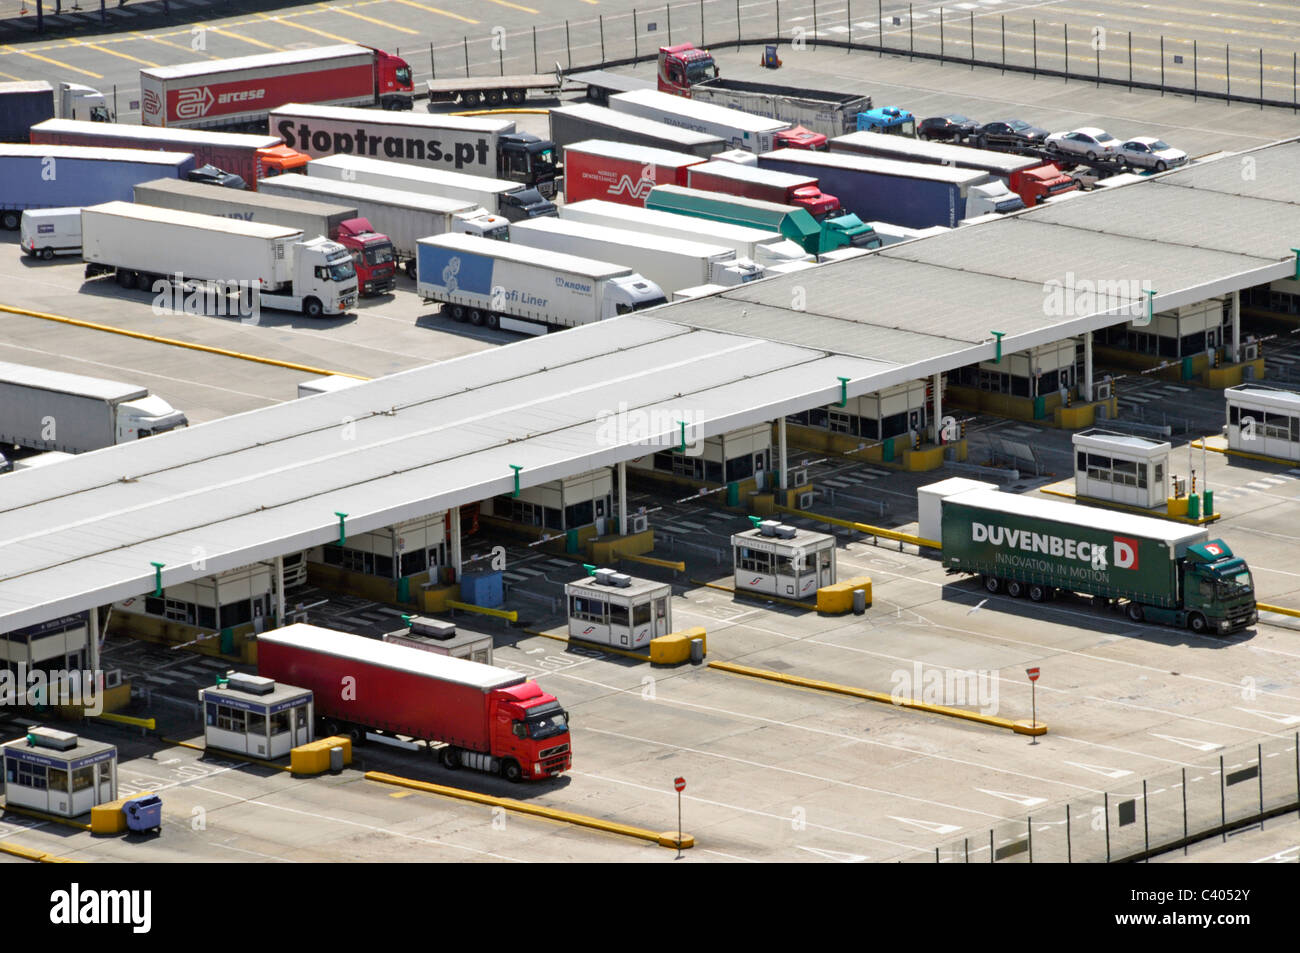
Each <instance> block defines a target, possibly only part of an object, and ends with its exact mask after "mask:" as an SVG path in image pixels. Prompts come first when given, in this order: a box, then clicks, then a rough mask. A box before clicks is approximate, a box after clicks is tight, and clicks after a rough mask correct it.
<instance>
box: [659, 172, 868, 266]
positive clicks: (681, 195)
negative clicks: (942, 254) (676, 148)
mask: <svg viewBox="0 0 1300 953" xmlns="http://www.w3.org/2000/svg"><path fill="white" fill-rule="evenodd" d="M646 208H649V209H657V210H659V211H662V212H673V213H676V214H678V215H691V216H694V217H695V218H703V219H709V220H711V221H715V222H728V223H730V224H732V225H745V226H747V227H749V228H760V229H763V230H764V231H769V232H778V233H780V234H782V235H784V236H785V237H786V238H788V239H790V240H791V241H793V242H795V243H797V244H798V245H799V246H800V247H801V248H802V249H803V250H804V251H806V252H808V253H809V254H810V255H822V254H825V253H826V252H829V251H834V250H835V249H836V248H844V247H845V246H848V245H851V246H853V247H856V248H877V247H879V246H880V239H879V238H878V237H877V236H876V235H875V233H874V232H873V231H872V229H871V226H870V225H865V224H863V223H862V221H860V220H859V219H858V217H857V216H856V215H840V216H837V217H835V218H826V219H823V220H822V221H820V222H819V221H817V219H815V218H813V217H812V215H811V214H810V213H809V212H808V210H807V209H805V208H799V207H798V206H794V205H779V204H777V203H776V202H764V201H763V200H761V199H749V198H745V197H743V196H740V195H727V194H726V193H723V192H706V191H704V190H703V189H687V188H682V187H680V186H676V185H657V186H655V187H654V188H653V189H651V190H650V194H649V195H648V196H647V197H646Z"/></svg>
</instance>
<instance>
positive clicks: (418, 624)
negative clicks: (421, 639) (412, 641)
mask: <svg viewBox="0 0 1300 953" xmlns="http://www.w3.org/2000/svg"><path fill="white" fill-rule="evenodd" d="M398 634H399V635H401V634H404V633H398ZM411 634H412V635H427V636H428V637H429V638H431V639H437V640H438V641H439V642H445V641H447V640H448V639H450V638H454V637H455V635H456V623H454V622H446V621H444V620H442V619H431V618H429V617H428V616H423V615H413V616H411Z"/></svg>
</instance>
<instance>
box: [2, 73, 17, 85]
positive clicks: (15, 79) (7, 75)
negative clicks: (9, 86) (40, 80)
mask: <svg viewBox="0 0 1300 953" xmlns="http://www.w3.org/2000/svg"><path fill="white" fill-rule="evenodd" d="M0 77H3V78H4V79H12V80H13V81H14V82H15V83H21V82H22V79H21V78H20V77H17V76H14V75H12V74H10V73H0Z"/></svg>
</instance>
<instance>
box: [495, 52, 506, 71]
mask: <svg viewBox="0 0 1300 953" xmlns="http://www.w3.org/2000/svg"><path fill="white" fill-rule="evenodd" d="M497 75H499V76H505V75H506V51H505V48H504V47H500V46H498V47H497Z"/></svg>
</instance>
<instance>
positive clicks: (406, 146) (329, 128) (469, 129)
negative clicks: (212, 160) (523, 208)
mask: <svg viewBox="0 0 1300 953" xmlns="http://www.w3.org/2000/svg"><path fill="white" fill-rule="evenodd" d="M270 124H271V126H270V127H271V132H272V134H273V135H277V136H280V137H281V138H283V139H284V141H285V144H286V145H288V146H291V147H294V148H297V149H301V150H302V151H303V152H305V153H307V154H308V155H309V156H312V157H313V158H320V157H321V156H360V157H365V158H371V159H387V160H390V161H394V162H399V163H404V164H409V165H413V166H416V167H419V168H424V169H439V170H443V169H446V170H455V171H456V172H461V173H464V174H466V175H475V176H484V177H487V178H497V179H505V180H507V181H510V182H515V183H518V184H519V185H522V186H526V187H528V188H535V189H537V190H538V191H540V192H541V193H542V194H543V195H545V196H548V197H553V196H554V195H555V176H556V168H555V166H556V163H555V146H554V144H553V143H552V142H551V141H550V140H549V139H541V138H539V137H537V136H534V135H533V134H532V133H528V132H516V131H515V123H514V120H512V119H500V118H497V117H495V116H449V115H445V114H441V113H439V114H432V113H411V114H410V115H397V114H394V113H388V114H386V115H385V114H380V113H375V112H374V111H372V110H367V109H349V108H346V107H342V106H311V105H304V104H302V103H289V104H287V105H284V106H279V107H277V108H276V109H274V110H272V112H271V120H270Z"/></svg>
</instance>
